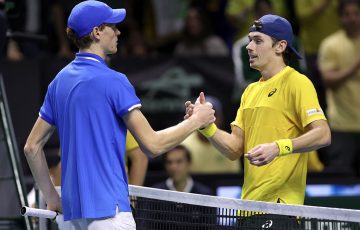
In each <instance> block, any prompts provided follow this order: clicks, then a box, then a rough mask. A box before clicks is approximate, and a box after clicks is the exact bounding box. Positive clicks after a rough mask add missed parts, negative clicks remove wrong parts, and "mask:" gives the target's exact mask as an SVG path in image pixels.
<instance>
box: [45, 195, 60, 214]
mask: <svg viewBox="0 0 360 230" xmlns="http://www.w3.org/2000/svg"><path fill="white" fill-rule="evenodd" d="M47 210H51V211H55V212H59V213H62V212H63V210H62V205H61V199H60V198H59V197H58V198H56V199H55V200H54V201H52V202H47Z"/></svg>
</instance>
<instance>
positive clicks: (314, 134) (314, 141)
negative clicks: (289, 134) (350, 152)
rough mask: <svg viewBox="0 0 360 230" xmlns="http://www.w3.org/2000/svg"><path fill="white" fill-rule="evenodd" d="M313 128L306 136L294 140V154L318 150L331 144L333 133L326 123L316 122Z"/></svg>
mask: <svg viewBox="0 0 360 230" xmlns="http://www.w3.org/2000/svg"><path fill="white" fill-rule="evenodd" d="M316 122H317V125H316V127H313V128H312V129H310V130H309V131H308V132H306V133H305V134H303V135H301V136H299V137H297V138H294V139H292V144H293V152H295V153H302V152H309V151H312V150H316V149H319V148H322V147H325V146H327V145H330V143H331V131H330V128H329V126H328V125H327V122H326V121H316Z"/></svg>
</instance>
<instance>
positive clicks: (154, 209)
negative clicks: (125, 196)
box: [130, 186, 360, 230]
mask: <svg viewBox="0 0 360 230" xmlns="http://www.w3.org/2000/svg"><path fill="white" fill-rule="evenodd" d="M130 194H131V200H132V206H133V214H134V218H135V221H136V225H137V229H138V230H142V229H144V230H145V229H146V230H152V229H153V230H155V229H156V230H161V229H164V230H165V229H166V230H171V229H174V230H177V229H183V230H187V229H188V230H190V229H191V230H195V229H197V230H202V229H249V230H250V229H273V230H289V229H302V230H312V229H319V230H320V229H321V230H340V229H341V230H360V211H359V210H347V209H335V208H322V207H311V206H298V205H284V204H275V203H266V202H255V201H242V200H236V199H229V198H220V197H211V196H205V195H198V194H186V193H179V192H173V191H165V190H159V189H152V188H145V187H137V186H130ZM259 210H263V211H262V212H260V211H259ZM290 210H291V211H290ZM287 211H288V212H289V214H286V212H287Z"/></svg>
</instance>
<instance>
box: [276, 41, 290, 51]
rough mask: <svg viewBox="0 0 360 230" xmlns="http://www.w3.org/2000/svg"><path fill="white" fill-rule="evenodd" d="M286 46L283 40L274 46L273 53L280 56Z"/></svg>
mask: <svg viewBox="0 0 360 230" xmlns="http://www.w3.org/2000/svg"><path fill="white" fill-rule="evenodd" d="M287 45H288V44H287V41H285V40H280V41H278V42H277V43H276V44H275V52H276V53H277V54H281V53H283V52H285V49H286V47H287Z"/></svg>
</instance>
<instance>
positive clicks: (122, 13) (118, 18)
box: [104, 9, 126, 23]
mask: <svg viewBox="0 0 360 230" xmlns="http://www.w3.org/2000/svg"><path fill="white" fill-rule="evenodd" d="M125 17H126V10H125V9H115V10H113V14H112V16H111V17H110V18H109V19H107V20H106V21H105V22H104V23H120V22H122V21H123V20H124V19H125Z"/></svg>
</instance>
